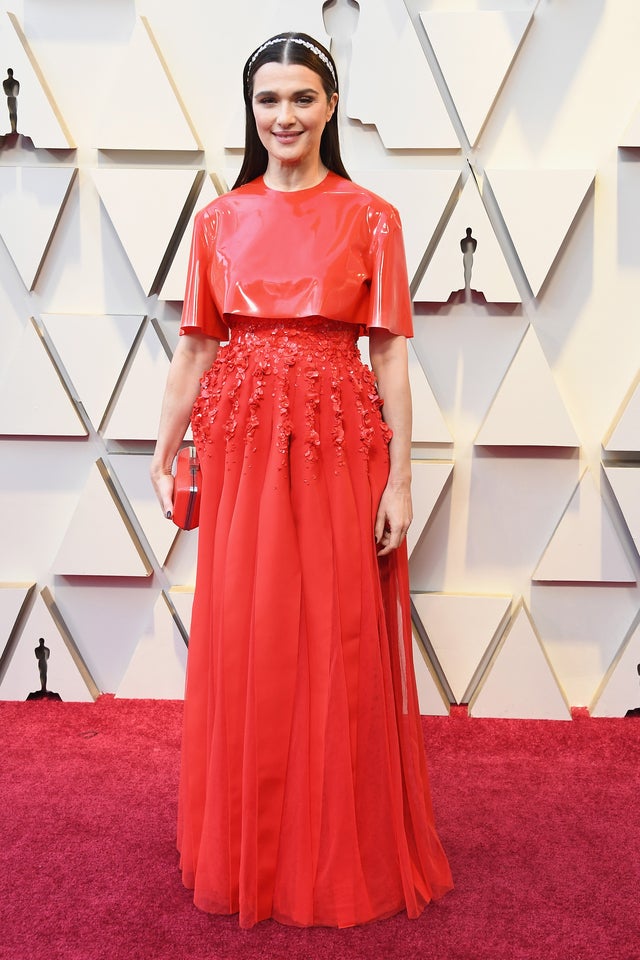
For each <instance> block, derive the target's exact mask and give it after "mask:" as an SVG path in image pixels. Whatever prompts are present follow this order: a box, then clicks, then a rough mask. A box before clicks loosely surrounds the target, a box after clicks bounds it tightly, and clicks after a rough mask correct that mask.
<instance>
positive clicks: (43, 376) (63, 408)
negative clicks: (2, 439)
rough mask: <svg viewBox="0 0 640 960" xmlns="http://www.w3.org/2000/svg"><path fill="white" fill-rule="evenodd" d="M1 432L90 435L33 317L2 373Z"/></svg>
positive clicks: (0, 399)
mask: <svg viewBox="0 0 640 960" xmlns="http://www.w3.org/2000/svg"><path fill="white" fill-rule="evenodd" d="M0 434H15V435H22V436H42V437H48V436H57V437H86V436H87V431H86V430H85V428H84V426H83V424H82V422H81V420H80V418H79V417H78V414H77V413H76V411H75V409H74V407H73V404H72V403H71V400H70V398H69V396H68V394H67V392H66V390H65V388H64V386H63V384H62V381H61V379H60V376H59V375H58V373H57V371H56V368H55V367H54V365H53V363H52V361H51V358H50V356H49V354H48V352H47V350H46V349H45V347H44V346H43V344H42V340H41V339H40V336H39V334H38V331H37V329H36V326H35V323H34V322H33V321H32V322H31V323H28V324H27V325H26V327H25V328H24V331H23V333H22V337H21V338H20V340H19V341H18V343H17V345H16V349H15V350H14V352H13V355H12V356H11V357H9V358H8V362H7V363H6V365H5V366H4V369H3V370H2V373H1V374H0Z"/></svg>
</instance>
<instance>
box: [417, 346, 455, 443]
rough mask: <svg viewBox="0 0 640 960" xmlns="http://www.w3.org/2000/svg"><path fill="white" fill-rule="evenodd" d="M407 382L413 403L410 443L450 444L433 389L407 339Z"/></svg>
mask: <svg viewBox="0 0 640 960" xmlns="http://www.w3.org/2000/svg"><path fill="white" fill-rule="evenodd" d="M407 350H408V355H409V383H410V385H411V401H412V405H413V422H412V428H411V441H412V443H430V444H451V443H453V437H452V436H451V433H450V432H449V428H448V427H447V425H446V423H445V422H444V417H443V416H442V413H441V411H440V407H439V406H438V402H437V400H436V398H435V397H434V395H433V390H432V389H431V386H430V384H429V381H428V380H427V377H426V374H425V372H424V370H423V369H422V364H421V363H420V361H419V360H418V357H417V355H416V351H415V348H414V346H413V344H412V343H411V341H410V340H408V341H407Z"/></svg>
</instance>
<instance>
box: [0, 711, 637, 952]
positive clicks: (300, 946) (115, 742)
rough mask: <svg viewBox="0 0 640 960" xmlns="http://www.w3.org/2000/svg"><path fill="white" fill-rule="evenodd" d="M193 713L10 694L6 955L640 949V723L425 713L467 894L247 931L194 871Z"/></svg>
mask: <svg viewBox="0 0 640 960" xmlns="http://www.w3.org/2000/svg"><path fill="white" fill-rule="evenodd" d="M180 714H181V704H179V703H174V702H162V701H160V702H151V701H142V702H139V701H122V700H114V699H113V698H111V697H102V698H100V700H99V701H98V702H97V703H96V704H95V705H93V704H64V703H45V702H34V703H18V704H16V703H0V748H1V750H2V754H1V756H2V760H1V767H0V770H1V772H0V783H1V789H2V793H1V797H2V808H1V810H2V812H1V813H0V822H1V823H2V831H1V834H0V842H1V844H2V847H1V854H0V957H1V958H2V960H4V958H7V960H9V958H10V960H40V958H42V960H45V958H46V960H169V958H171V960H205V958H207V960H232V958H234V960H235V958H242V960H254V958H255V960H258V958H259V960H325V958H326V960H329V958H332V960H334V958H337V960H347V958H348V960H350V958H358V960H360V958H362V960H377V958H385V960H386V958H398V960H400V958H403V960H406V958H416V960H417V958H420V960H520V958H526V960H640V896H639V888H640V720H638V719H625V720H592V719H591V720H590V719H576V720H574V721H573V722H568V723H555V722H533V721H518V722H513V721H507V720H494V721H490V720H473V719H472V720H469V719H466V718H465V717H463V716H459V715H458V716H454V717H451V718H430V719H427V720H425V721H424V728H425V737H426V741H427V748H428V756H429V767H430V771H431V776H432V785H433V794H434V805H435V809H436V817H437V822H438V824H439V828H440V833H441V836H442V839H443V842H444V845H445V848H446V849H447V851H448V853H449V856H450V860H451V865H452V869H453V873H454V879H455V880H456V883H457V887H456V890H455V891H454V892H453V893H451V894H449V895H448V896H447V897H445V898H444V899H443V900H441V901H440V902H438V903H436V904H431V905H430V906H429V907H428V908H427V909H426V911H425V912H424V914H423V915H422V917H421V918H420V919H419V920H413V921H409V920H407V919H406V917H404V916H402V915H401V916H398V917H394V918H393V919H391V920H387V921H384V922H380V923H375V924H371V925H370V926H367V927H361V928H353V929H349V930H342V931H335V930H326V929H324V930H323V929H313V930H298V929H295V928H289V927H282V926H279V925H278V924H276V923H274V922H272V921H267V922H265V923H262V924H259V925H258V926H257V927H255V928H254V929H252V930H249V931H244V930H240V929H239V927H238V924H237V919H236V918H234V917H211V916H208V915H206V914H202V913H200V912H199V911H198V910H196V908H195V907H194V906H193V905H192V903H191V898H190V894H189V893H188V892H187V891H185V890H183V888H182V885H181V883H180V879H179V875H178V870H177V857H176V854H175V851H174V834H175V812H176V811H175V798H176V779H177V770H178V749H179V728H180Z"/></svg>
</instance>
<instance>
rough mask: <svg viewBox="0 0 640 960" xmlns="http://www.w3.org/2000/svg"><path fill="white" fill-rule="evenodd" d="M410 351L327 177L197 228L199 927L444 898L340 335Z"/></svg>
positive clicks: (222, 213) (339, 915)
mask: <svg viewBox="0 0 640 960" xmlns="http://www.w3.org/2000/svg"><path fill="white" fill-rule="evenodd" d="M371 327H384V328H386V329H388V330H390V331H391V332H393V333H399V334H405V335H411V303H410V298H409V292H408V284H407V276H406V266H405V261H404V251H403V245H402V234H401V231H400V225H399V221H398V217H397V213H396V211H395V210H394V209H393V207H391V206H390V205H389V204H387V203H385V202H384V201H383V200H381V199H380V198H378V197H376V196H374V195H373V194H371V193H370V192H368V191H366V190H364V189H363V188H361V187H358V186H356V185H355V184H353V183H351V182H350V181H347V180H344V179H342V178H340V177H338V176H336V175H335V174H329V175H328V176H327V178H326V179H325V180H324V181H323V182H322V183H321V184H319V185H318V186H316V187H312V188H310V189H307V190H300V191H295V192H293V193H286V192H279V191H273V190H270V189H269V188H268V187H266V185H265V184H264V182H263V180H262V178H260V179H258V180H256V181H253V182H252V183H250V184H247V185H246V186H244V187H242V188H240V189H239V190H235V191H232V192H231V193H229V194H227V195H225V196H223V197H220V198H218V199H217V200H215V201H214V202H213V203H212V204H210V205H209V206H208V207H207V208H206V209H205V210H204V211H202V212H201V213H200V214H199V215H198V217H197V218H196V223H195V228H194V237H193V243H192V252H191V260H190V267H189V276H188V281H187V291H186V295H185V305H184V313H183V323H182V327H181V333H188V332H190V331H193V330H200V331H203V332H204V333H206V334H208V335H210V336H214V337H218V338H220V339H221V340H225V339H227V336H228V330H229V328H230V332H231V336H230V341H229V343H228V344H225V345H224V346H222V347H221V348H220V350H219V352H218V356H217V358H216V360H215V362H214V364H213V366H212V367H211V369H210V370H209V371H208V372H207V373H206V374H205V376H204V377H203V380H202V387H201V392H200V395H199V397H198V399H197V400H196V403H195V406H194V410H193V416H192V426H193V433H194V438H195V442H196V444H197V447H198V450H199V456H200V460H201V464H202V473H203V495H202V504H201V511H200V530H199V556H198V573H197V581H196V592H195V598H194V605H193V614H192V626H191V637H190V643H189V658H188V668H187V684H186V695H185V714H184V738H183V750H182V767H181V778H180V794H179V823H178V846H179V849H180V854H181V857H180V859H181V868H182V874H183V880H184V882H185V884H186V885H187V886H188V887H192V888H194V900H195V903H196V905H197V906H199V907H200V908H202V909H203V910H207V911H211V912H214V913H225V914H229V913H236V912H237V913H239V915H240V918H239V919H240V924H241V925H242V926H244V927H249V926H252V925H253V924H254V923H256V922H258V921H259V920H262V919H265V918H267V917H273V918H275V919H277V920H279V921H281V922H284V923H290V924H295V925H300V926H306V925H329V926H339V927H343V926H350V925H353V924H357V923H363V922H366V921H368V920H372V919H375V918H380V917H385V916H390V915H392V914H394V913H396V912H398V911H400V910H403V909H406V911H407V913H408V914H409V916H411V917H416V916H418V915H419V913H420V912H421V910H422V909H423V907H424V905H425V904H426V903H428V902H429V900H431V899H432V898H435V897H439V896H441V895H442V894H444V893H445V892H446V891H447V890H448V889H450V887H451V885H452V884H451V875H450V872H449V867H448V863H447V860H446V857H445V854H444V852H443V850H442V847H441V845H440V842H439V839H438V836H437V834H436V831H435V827H434V822H433V814H432V809H431V802H430V795H429V784H428V777H427V770H426V764H425V756H424V748H423V739H422V729H421V725H420V718H419V712H418V704H417V696H416V688H415V678H414V673H413V664H412V657H411V649H412V640H411V620H410V605H409V583H408V566H407V555H406V549H405V547H404V546H403V547H402V548H401V549H399V550H398V551H396V552H394V553H393V554H391V555H390V556H388V557H384V558H381V559H380V560H379V559H378V557H377V554H376V547H375V542H374V535H373V524H374V518H375V515H376V510H377V506H378V503H379V499H380V496H381V494H382V491H383V489H384V486H385V483H386V477H387V474H388V467H389V456H388V441H389V438H390V431H389V429H388V427H387V426H386V424H385V423H384V421H383V419H382V416H381V411H380V406H381V403H380V399H379V397H378V395H377V393H376V388H375V382H374V379H373V375H372V374H371V372H370V371H369V369H368V368H367V367H365V366H364V365H363V364H362V361H361V360H360V356H359V353H358V350H357V345H356V339H357V336H358V334H359V333H360V332H361V331H363V330H366V329H370V328H371Z"/></svg>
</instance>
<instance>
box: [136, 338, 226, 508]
mask: <svg viewBox="0 0 640 960" xmlns="http://www.w3.org/2000/svg"><path fill="white" fill-rule="evenodd" d="M219 346H220V341H219V340H216V339H215V338H213V337H207V336H205V335H204V334H200V333H195V332H194V333H191V334H189V335H188V336H185V337H180V339H179V340H178V344H177V346H176V349H175V351H174V354H173V359H172V361H171V366H170V367H169V376H168V377H167V386H166V388H165V391H164V397H163V400H162V410H161V412H160V426H159V428H158V441H157V443H156V449H155V453H154V455H153V457H152V458H151V465H150V468H149V473H150V474H151V482H152V484H153V489H154V490H155V492H156V496H157V498H158V500H159V502H160V506H161V507H162V512H163V513H164V515H165V517H166V518H167V519H170V518H171V514H172V512H173V477H172V475H171V467H172V465H173V460H174V457H175V455H176V453H177V452H178V450H179V449H180V444H181V443H182V438H183V437H184V435H185V432H186V429H187V427H188V426H189V417H190V416H191V410H192V409H193V404H194V402H195V399H196V397H197V396H198V393H199V391H200V378H201V377H202V375H203V373H204V372H205V370H208V369H209V367H210V366H211V364H212V363H213V361H214V360H215V358H216V355H217V353H218V347H219Z"/></svg>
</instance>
